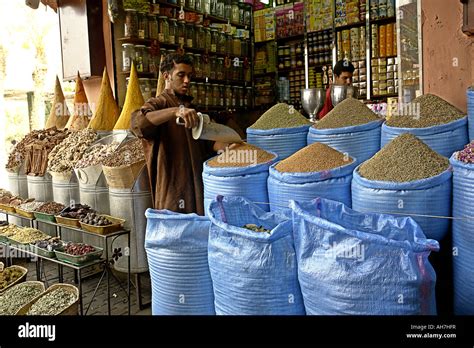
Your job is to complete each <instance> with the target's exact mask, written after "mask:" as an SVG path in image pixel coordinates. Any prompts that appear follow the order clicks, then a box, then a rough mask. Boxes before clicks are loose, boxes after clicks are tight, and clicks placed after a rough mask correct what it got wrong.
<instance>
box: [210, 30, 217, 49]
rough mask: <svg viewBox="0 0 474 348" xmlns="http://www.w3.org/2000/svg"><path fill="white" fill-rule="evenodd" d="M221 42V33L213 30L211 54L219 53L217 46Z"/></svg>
mask: <svg viewBox="0 0 474 348" xmlns="http://www.w3.org/2000/svg"><path fill="white" fill-rule="evenodd" d="M218 41H219V33H218V31H217V29H211V49H210V51H211V52H217V44H218Z"/></svg>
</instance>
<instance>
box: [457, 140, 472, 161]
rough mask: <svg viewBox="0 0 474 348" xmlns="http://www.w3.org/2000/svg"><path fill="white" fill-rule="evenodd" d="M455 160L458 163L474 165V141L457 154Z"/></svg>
mask: <svg viewBox="0 0 474 348" xmlns="http://www.w3.org/2000/svg"><path fill="white" fill-rule="evenodd" d="M455 158H456V159H457V160H458V161H461V162H464V163H468V164H474V140H473V141H471V142H470V143H469V144H467V145H466V146H464V149H463V150H461V151H458V152H456V154H455Z"/></svg>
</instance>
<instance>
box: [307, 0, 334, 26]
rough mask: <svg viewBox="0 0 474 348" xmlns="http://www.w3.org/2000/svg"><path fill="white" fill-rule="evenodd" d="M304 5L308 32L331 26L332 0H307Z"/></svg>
mask: <svg viewBox="0 0 474 348" xmlns="http://www.w3.org/2000/svg"><path fill="white" fill-rule="evenodd" d="M305 6H307V9H306V25H307V28H308V32H313V31H320V30H325V29H330V28H332V23H333V11H334V0H309V1H307V2H305Z"/></svg>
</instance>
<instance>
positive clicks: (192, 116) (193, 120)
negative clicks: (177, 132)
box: [176, 106, 199, 128]
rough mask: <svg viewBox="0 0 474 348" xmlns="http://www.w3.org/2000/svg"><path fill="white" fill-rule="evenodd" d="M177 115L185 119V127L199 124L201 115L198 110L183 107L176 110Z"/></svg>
mask: <svg viewBox="0 0 474 348" xmlns="http://www.w3.org/2000/svg"><path fill="white" fill-rule="evenodd" d="M176 117H179V118H182V119H183V120H184V127H186V128H194V127H196V126H197V125H198V124H199V116H198V115H197V112H196V110H194V109H189V108H185V107H184V106H183V107H179V109H178V111H177V112H176Z"/></svg>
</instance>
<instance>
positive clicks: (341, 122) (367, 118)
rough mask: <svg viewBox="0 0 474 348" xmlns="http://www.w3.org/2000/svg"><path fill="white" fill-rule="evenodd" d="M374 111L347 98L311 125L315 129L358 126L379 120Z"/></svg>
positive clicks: (353, 99)
mask: <svg viewBox="0 0 474 348" xmlns="http://www.w3.org/2000/svg"><path fill="white" fill-rule="evenodd" d="M380 119H381V118H380V117H378V116H377V114H376V113H375V112H373V111H372V110H370V109H369V108H368V107H367V106H366V105H365V104H364V103H362V102H361V101H359V100H357V99H355V98H348V99H345V100H343V101H342V102H340V103H339V104H337V105H336V106H335V107H334V109H332V110H331V111H329V113H328V114H327V115H326V116H324V117H323V119H322V120H321V121H319V122H318V123H316V124H315V125H314V126H313V127H315V128H317V129H330V128H343V127H351V126H358V125H361V124H366V123H370V122H373V121H377V120H380Z"/></svg>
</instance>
